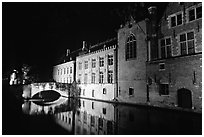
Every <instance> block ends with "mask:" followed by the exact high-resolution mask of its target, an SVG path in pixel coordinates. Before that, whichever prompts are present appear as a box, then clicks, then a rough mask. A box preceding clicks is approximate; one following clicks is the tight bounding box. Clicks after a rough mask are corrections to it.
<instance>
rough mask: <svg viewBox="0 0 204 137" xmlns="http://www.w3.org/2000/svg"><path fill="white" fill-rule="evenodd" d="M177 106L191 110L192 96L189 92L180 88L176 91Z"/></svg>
mask: <svg viewBox="0 0 204 137" xmlns="http://www.w3.org/2000/svg"><path fill="white" fill-rule="evenodd" d="M177 96H178V106H179V107H182V108H192V95H191V91H190V90H188V89H185V88H181V89H179V90H178V91H177Z"/></svg>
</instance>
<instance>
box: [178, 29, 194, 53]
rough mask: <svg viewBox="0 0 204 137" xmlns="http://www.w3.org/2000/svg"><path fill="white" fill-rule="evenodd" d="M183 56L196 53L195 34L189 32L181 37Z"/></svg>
mask: <svg viewBox="0 0 204 137" xmlns="http://www.w3.org/2000/svg"><path fill="white" fill-rule="evenodd" d="M179 40H180V42H179V43H180V48H181V55H187V54H193V53H195V43H194V32H193V31H191V32H188V33H184V34H181V35H180V38H179Z"/></svg>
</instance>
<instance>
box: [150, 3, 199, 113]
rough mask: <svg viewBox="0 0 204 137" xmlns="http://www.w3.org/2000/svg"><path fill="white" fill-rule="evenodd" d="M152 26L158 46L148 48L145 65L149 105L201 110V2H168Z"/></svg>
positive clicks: (152, 45)
mask: <svg viewBox="0 0 204 137" xmlns="http://www.w3.org/2000/svg"><path fill="white" fill-rule="evenodd" d="M152 19H153V21H152V22H155V21H154V19H155V18H152ZM155 26H159V27H158V29H157V39H156V40H157V41H155V43H158V44H157V45H154V44H151V45H150V46H151V47H149V52H148V53H149V57H150V58H149V60H148V62H147V81H148V87H149V99H150V100H149V101H150V104H153V105H157V106H168V107H181V108H188V109H189V108H190V109H194V110H195V111H201V109H202V100H201V99H202V94H201V93H202V3H194V2H188V3H184V2H180V3H176V2H173V3H169V4H168V6H167V8H166V10H165V12H164V14H163V16H162V18H161V19H160V21H159V22H158V24H156V25H155ZM154 51H156V52H154Z"/></svg>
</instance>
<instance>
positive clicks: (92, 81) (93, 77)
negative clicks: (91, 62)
mask: <svg viewBox="0 0 204 137" xmlns="http://www.w3.org/2000/svg"><path fill="white" fill-rule="evenodd" d="M95 79H96V74H95V73H92V74H91V83H95Z"/></svg>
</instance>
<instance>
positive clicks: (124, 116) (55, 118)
mask: <svg viewBox="0 0 204 137" xmlns="http://www.w3.org/2000/svg"><path fill="white" fill-rule="evenodd" d="M15 90H16V92H19V96H16V95H15V96H14V94H13V93H11V91H10V89H9V86H8V85H5V84H3V90H2V91H3V97H2V101H3V105H2V133H3V134H9V135H10V134H11V135H13V134H15V135H44V134H46V135H61V134H63V135H66V134H78V135H85V134H88V135H92V134H93V135H99V134H102V135H112V134H113V135H140V134H142V135H157V134H163V135H170V134H173V135H179V134H184V135H186V134H189V135H190V134H202V115H201V114H196V113H186V112H185V113H184V112H179V111H171V110H166V109H155V108H147V107H135V106H128V105H118V104H111V103H105V102H99V101H92V100H85V99H73V98H69V99H67V98H64V97H61V98H59V99H58V100H57V101H55V102H54V103H51V104H46V105H42V104H38V103H36V102H31V101H27V102H26V101H22V100H21V97H20V94H21V91H20V89H18V87H16V89H15ZM12 92H13V91H12Z"/></svg>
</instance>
